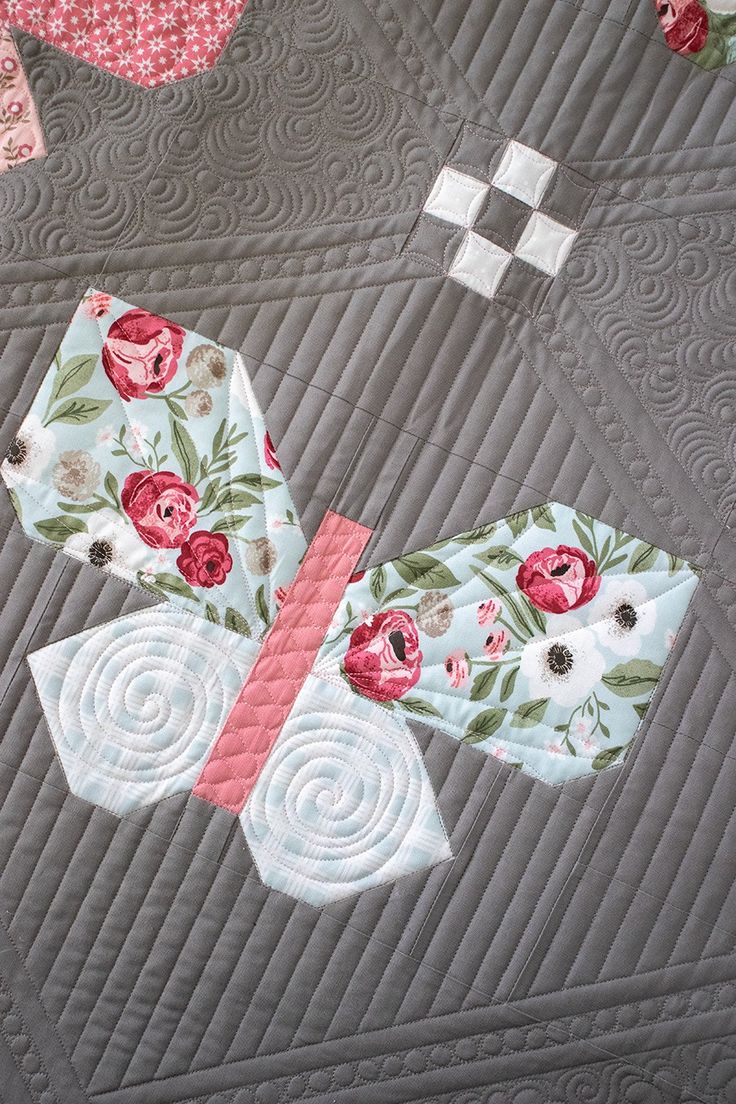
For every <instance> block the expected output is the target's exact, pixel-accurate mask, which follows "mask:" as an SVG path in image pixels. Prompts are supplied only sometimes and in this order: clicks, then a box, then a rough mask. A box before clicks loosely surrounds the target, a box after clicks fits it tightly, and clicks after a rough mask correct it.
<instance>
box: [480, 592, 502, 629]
mask: <svg viewBox="0 0 736 1104" xmlns="http://www.w3.org/2000/svg"><path fill="white" fill-rule="evenodd" d="M500 612H501V606H500V605H499V603H498V602H497V601H496V600H495V598H489V599H488V601H487V602H481V603H480V605H479V606H478V624H479V625H492V624H493V622H494V621H495V620H496V618H497V617H498V615H499V613H500Z"/></svg>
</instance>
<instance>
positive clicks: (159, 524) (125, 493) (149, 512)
mask: <svg viewBox="0 0 736 1104" xmlns="http://www.w3.org/2000/svg"><path fill="white" fill-rule="evenodd" d="M120 500H121V502H122V504H123V509H124V510H125V512H126V514H127V515H128V517H129V518H130V520H131V521H132V522H133V525H134V526H135V528H136V530H137V532H138V536H139V537H140V538H141V540H143V541H145V542H146V544H148V545H150V547H151V548H179V547H180V546H181V545H182V544H183V543H184V541H185V540H186V539H187V537H188V536H189V532H190V530H191V529H192V528H193V527H194V525H195V523H196V521H197V502H198V501H199V495H198V494H197V492H196V490H195V489H194V487H192V486H190V484H189V483H185V482H184V480H183V479H181V478H180V477H179V476H178V475H175V474H174V472H167V471H163V472H152V471H146V470H144V471H137V472H131V474H130V475H129V476H127V477H126V480H125V482H124V483H123V489H122V491H121V494H120Z"/></svg>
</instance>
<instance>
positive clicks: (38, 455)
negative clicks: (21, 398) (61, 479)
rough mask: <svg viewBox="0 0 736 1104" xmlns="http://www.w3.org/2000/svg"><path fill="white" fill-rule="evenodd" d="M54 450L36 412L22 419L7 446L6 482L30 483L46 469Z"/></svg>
mask: <svg viewBox="0 0 736 1104" xmlns="http://www.w3.org/2000/svg"><path fill="white" fill-rule="evenodd" d="M55 451H56V438H55V437H54V434H53V432H52V431H51V430H50V429H47V428H46V426H44V425H43V424H42V422H41V419H40V418H39V417H38V415H37V414H29V415H28V417H27V418H25V419H24V421H23V423H22V425H21V426H20V428H19V430H18V432H17V433H16V435H15V437H13V439H12V441H11V442H10V444H9V445H8V447H7V450H6V452H5V459H4V460H3V465H2V470H3V476H4V478H5V480H6V481H7V482H8V483H33V482H35V481H36V480H37V479H38V477H39V476H40V475H41V474H42V472H44V471H45V470H46V468H47V467H48V466H49V463H50V462H51V457H52V456H53V455H54V453H55Z"/></svg>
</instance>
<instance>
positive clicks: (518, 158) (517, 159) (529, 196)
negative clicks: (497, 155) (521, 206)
mask: <svg viewBox="0 0 736 1104" xmlns="http://www.w3.org/2000/svg"><path fill="white" fill-rule="evenodd" d="M556 168H557V162H556V161H553V160H552V159H551V158H549V157H545V156H544V154H543V153H538V152H537V150H533V149H530V148H529V146H522V144H521V142H509V144H508V146H507V147H506V150H505V152H504V155H503V157H502V158H501V164H500V165H499V166H498V168H497V169H496V174H495V176H494V177H493V183H494V184H495V186H496V187H497V188H500V189H501V191H502V192H508V194H509V195H512V196H516V198H517V199H520V200H521V201H522V203H528V204H529V206H530V207H536V206H537V204H538V203H539V201H540V200H541V198H542V196H543V195H544V193H545V191H546V190H547V185H548V184H549V182H550V180H551V178H552V175H553V173H554V171H555V169H556Z"/></svg>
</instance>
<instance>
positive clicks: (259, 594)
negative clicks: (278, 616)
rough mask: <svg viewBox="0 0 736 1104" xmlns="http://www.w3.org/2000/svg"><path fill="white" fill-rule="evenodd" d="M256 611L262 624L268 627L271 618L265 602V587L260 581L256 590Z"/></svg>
mask: <svg viewBox="0 0 736 1104" xmlns="http://www.w3.org/2000/svg"><path fill="white" fill-rule="evenodd" d="M256 611H257V613H258V616H259V617H260V619H261V621H262V622H263V624H264V625H266V627H268V626H269V625H270V624H271V618H270V616H269V612H268V603H267V602H266V588H265V587H264V585H263V583H261V585H260V586H259V588H258V590H257V591H256Z"/></svg>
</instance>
